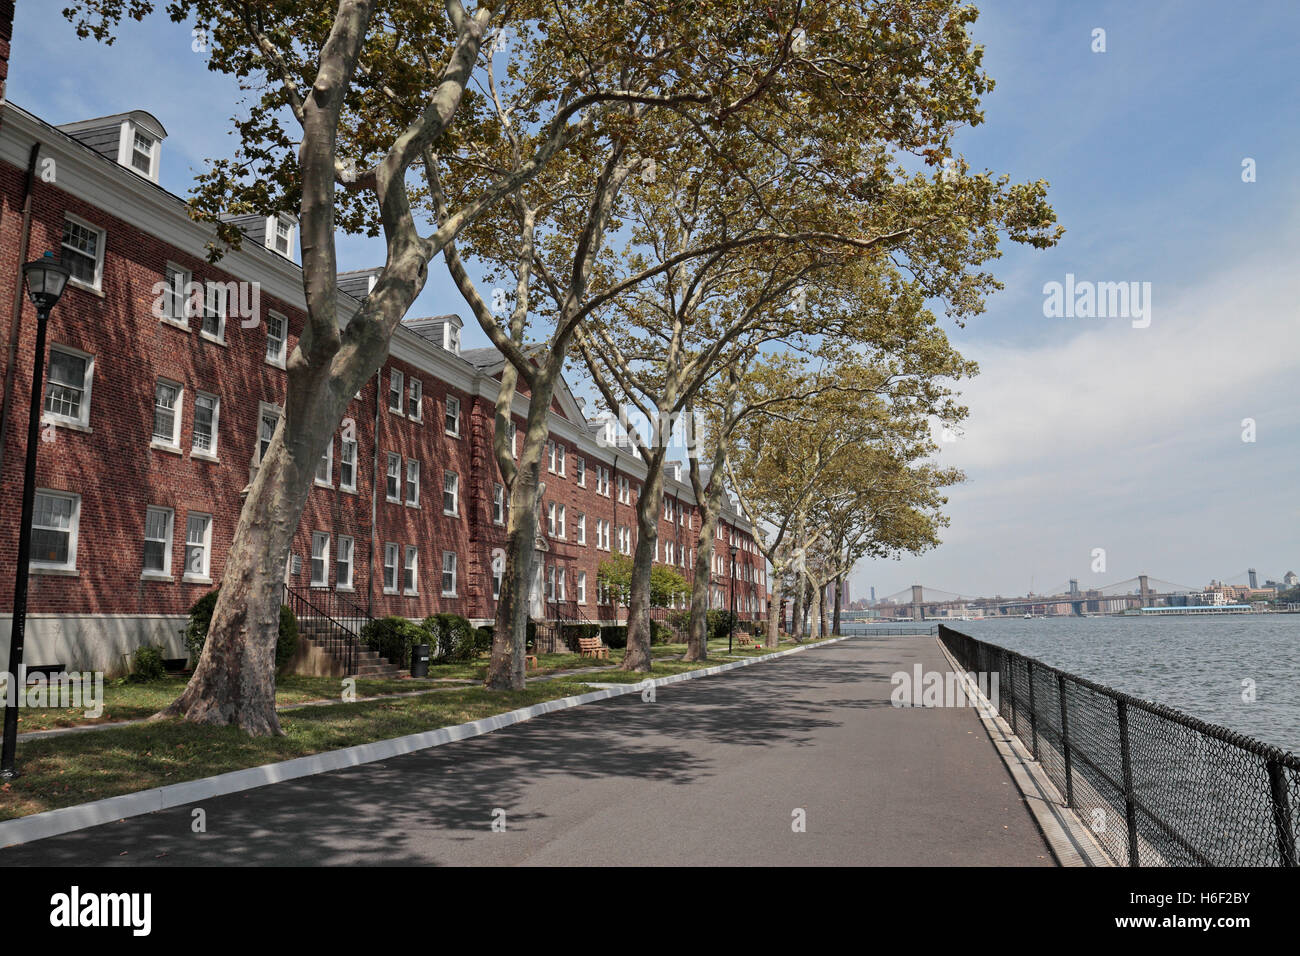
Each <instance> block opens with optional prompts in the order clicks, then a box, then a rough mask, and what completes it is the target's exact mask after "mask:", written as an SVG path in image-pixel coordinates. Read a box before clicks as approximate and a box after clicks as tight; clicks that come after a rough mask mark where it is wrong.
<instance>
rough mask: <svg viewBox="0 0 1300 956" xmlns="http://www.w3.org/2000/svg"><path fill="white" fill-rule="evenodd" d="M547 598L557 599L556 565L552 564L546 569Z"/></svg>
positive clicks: (549, 599) (550, 599)
mask: <svg viewBox="0 0 1300 956" xmlns="http://www.w3.org/2000/svg"><path fill="white" fill-rule="evenodd" d="M546 600H548V601H554V600H555V565H553V564H552V565H550V566H549V567H547V569H546Z"/></svg>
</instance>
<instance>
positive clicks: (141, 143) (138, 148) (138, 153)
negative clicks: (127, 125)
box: [131, 130, 154, 176]
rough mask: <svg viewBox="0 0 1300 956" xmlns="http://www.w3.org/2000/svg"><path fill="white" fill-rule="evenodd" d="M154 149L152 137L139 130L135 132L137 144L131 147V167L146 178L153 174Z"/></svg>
mask: <svg viewBox="0 0 1300 956" xmlns="http://www.w3.org/2000/svg"><path fill="white" fill-rule="evenodd" d="M153 147H154V141H153V138H152V137H151V136H146V135H145V134H144V133H142V132H140V131H139V130H136V131H135V142H134V144H133V145H132V147H131V165H132V166H134V167H135V168H136V169H137V170H138V171H140V172H141V173H143V174H144V175H146V176H150V175H152V173H153Z"/></svg>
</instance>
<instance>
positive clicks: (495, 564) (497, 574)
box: [492, 551, 506, 601]
mask: <svg viewBox="0 0 1300 956" xmlns="http://www.w3.org/2000/svg"><path fill="white" fill-rule="evenodd" d="M505 575H506V556H505V554H504V553H502V552H500V551H498V552H497V553H496V555H495V556H494V557H493V558H492V600H494V601H499V600H501V581H502V580H503V579H504V578H505Z"/></svg>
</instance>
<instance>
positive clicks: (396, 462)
mask: <svg viewBox="0 0 1300 956" xmlns="http://www.w3.org/2000/svg"><path fill="white" fill-rule="evenodd" d="M386 479H387V480H386V484H385V486H384V495H385V496H386V497H387V498H388V500H389V501H397V502H400V501H401V500H402V456H401V455H395V454H393V453H392V452H391V451H390V452H389V453H388V472H387V476H386Z"/></svg>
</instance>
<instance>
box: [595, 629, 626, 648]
mask: <svg viewBox="0 0 1300 956" xmlns="http://www.w3.org/2000/svg"><path fill="white" fill-rule="evenodd" d="M600 639H601V641H602V642H603V643H604V645H605V646H606V647H614V648H618V647H627V625H626V624H609V625H606V626H605V627H602V628H601V629H600Z"/></svg>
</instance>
